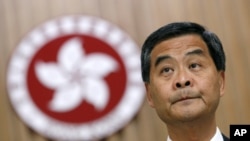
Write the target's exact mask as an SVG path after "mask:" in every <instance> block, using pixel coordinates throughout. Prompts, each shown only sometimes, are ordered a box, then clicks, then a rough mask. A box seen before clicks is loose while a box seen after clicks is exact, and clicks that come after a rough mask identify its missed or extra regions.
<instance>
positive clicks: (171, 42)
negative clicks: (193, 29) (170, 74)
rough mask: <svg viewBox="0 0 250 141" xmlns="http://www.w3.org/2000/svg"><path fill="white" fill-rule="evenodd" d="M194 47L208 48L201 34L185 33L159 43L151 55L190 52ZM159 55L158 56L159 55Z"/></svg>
mask: <svg viewBox="0 0 250 141" xmlns="http://www.w3.org/2000/svg"><path fill="white" fill-rule="evenodd" d="M193 48H196V49H197V48H200V49H201V50H204V51H206V50H208V48H207V45H206V43H205V42H204V41H203V40H202V38H201V37H200V36H199V35H196V34H191V35H183V36H178V37H175V38H171V39H168V40H164V41H162V42H160V43H159V44H157V45H156V46H155V47H154V49H153V50H152V52H151V55H152V56H154V55H156V54H158V55H159V54H162V53H166V52H179V53H180V52H182V53H185V52H188V51H190V50H192V49H193ZM158 55H157V56H158Z"/></svg>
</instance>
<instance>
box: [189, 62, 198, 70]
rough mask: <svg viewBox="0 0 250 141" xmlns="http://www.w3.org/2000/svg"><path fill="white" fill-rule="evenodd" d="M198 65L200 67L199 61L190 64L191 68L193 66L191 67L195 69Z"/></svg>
mask: <svg viewBox="0 0 250 141" xmlns="http://www.w3.org/2000/svg"><path fill="white" fill-rule="evenodd" d="M198 67H200V65H199V64H197V63H193V64H191V65H190V66H189V68H191V69H195V68H198Z"/></svg>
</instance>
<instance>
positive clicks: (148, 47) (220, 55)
mask: <svg viewBox="0 0 250 141" xmlns="http://www.w3.org/2000/svg"><path fill="white" fill-rule="evenodd" d="M186 34H197V35H199V36H200V37H201V38H202V39H203V41H204V42H205V43H206V45H207V47H208V49H209V53H210V55H211V57H212V58H213V61H214V63H215V65H216V68H217V70H223V71H225V69H226V66H225V54H224V51H223V47H222V44H221V42H220V40H219V38H218V37H217V36H216V35H215V34H214V33H212V32H209V31H207V30H206V29H205V28H204V27H203V26H201V25H199V24H196V23H190V22H179V23H171V24H168V25H166V26H163V27H161V28H159V29H158V30H156V31H155V32H153V33H152V34H151V35H150V36H149V37H148V38H147V39H146V41H145V42H144V44H143V46H142V52H141V69H142V79H143V81H144V82H149V72H150V54H151V51H152V50H153V49H154V47H155V46H156V45H157V44H158V43H160V42H162V41H164V40H167V39H170V38H174V37H178V36H181V35H186Z"/></svg>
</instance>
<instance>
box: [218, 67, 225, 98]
mask: <svg viewBox="0 0 250 141" xmlns="http://www.w3.org/2000/svg"><path fill="white" fill-rule="evenodd" d="M219 77H220V79H219V84H220V96H223V95H224V94H225V71H220V72H219Z"/></svg>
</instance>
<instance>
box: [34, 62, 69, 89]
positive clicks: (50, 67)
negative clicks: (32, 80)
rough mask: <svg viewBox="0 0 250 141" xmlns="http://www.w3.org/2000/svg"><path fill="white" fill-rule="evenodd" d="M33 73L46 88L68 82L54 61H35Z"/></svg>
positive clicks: (53, 87)
mask: <svg viewBox="0 0 250 141" xmlns="http://www.w3.org/2000/svg"><path fill="white" fill-rule="evenodd" d="M35 73H36V76H37V78H38V80H39V81H40V82H41V83H42V84H43V85H45V86H46V87H48V88H52V89H56V88H58V87H59V86H61V85H64V84H66V83H67V82H68V79H67V77H66V76H65V74H64V73H63V71H62V70H61V69H60V68H59V67H58V65H57V64H55V63H44V62H37V63H36V64H35Z"/></svg>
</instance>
